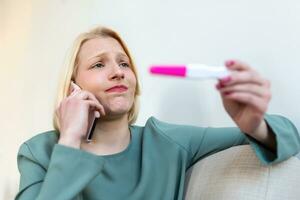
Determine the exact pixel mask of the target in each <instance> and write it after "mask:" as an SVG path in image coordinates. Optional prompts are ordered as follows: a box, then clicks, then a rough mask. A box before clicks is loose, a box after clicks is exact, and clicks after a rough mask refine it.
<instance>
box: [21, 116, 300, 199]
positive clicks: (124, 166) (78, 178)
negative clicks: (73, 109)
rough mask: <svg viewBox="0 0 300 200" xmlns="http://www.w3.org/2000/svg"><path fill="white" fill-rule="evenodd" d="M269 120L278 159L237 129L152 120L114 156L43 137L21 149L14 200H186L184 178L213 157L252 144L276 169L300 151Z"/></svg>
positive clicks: (287, 125) (284, 124)
mask: <svg viewBox="0 0 300 200" xmlns="http://www.w3.org/2000/svg"><path fill="white" fill-rule="evenodd" d="M265 120H266V122H267V124H268V126H269V128H270V130H271V131H272V132H273V133H274V134H275V136H276V142H277V150H276V152H274V153H272V152H271V151H269V150H268V149H267V148H265V147H264V146H263V145H261V144H260V143H259V142H257V141H255V140H254V139H253V138H251V137H249V136H246V135H245V134H243V133H241V132H240V130H239V129H238V128H210V127H195V126H187V125H175V124H169V123H165V122H161V121H159V120H157V119H155V118H154V117H151V118H149V119H148V120H147V122H146V124H145V126H135V125H132V126H129V128H130V132H131V140H130V143H129V145H128V146H127V148H126V149H125V150H124V151H122V152H120V153H116V154H112V155H104V156H98V155H95V154H92V153H89V152H86V151H83V150H80V149H75V148H71V147H67V146H64V145H60V144H57V141H58V134H57V132H56V131H48V132H44V133H41V134H38V135H37V136H34V137H33V138H31V139H29V140H28V141H26V142H24V143H23V144H22V145H21V147H20V149H19V153H18V158H17V159H18V168H19V171H20V175H21V176H20V186H19V192H18V194H17V195H16V199H17V200H33V199H36V200H54V199H55V200H71V199H76V200H78V199H86V200H102V199H105V200H115V199H122V200H124V199H129V200H141V199H143V200H148V199H149V200H158V199H163V200H169V199H170V200H171V199H183V192H184V182H185V172H186V171H187V169H188V168H189V167H191V166H192V165H193V164H194V163H196V162H197V161H198V160H201V159H203V158H205V157H207V156H209V155H211V154H213V153H216V152H219V151H222V150H224V149H227V148H229V147H232V146H236V145H243V144H247V143H250V145H251V146H252V147H253V150H254V151H255V153H256V155H257V157H258V158H259V159H260V161H261V162H262V163H263V164H273V163H278V162H281V161H283V160H286V159H288V158H289V157H291V156H292V155H295V154H296V153H297V152H298V151H299V150H300V138H299V134H298V132H297V129H296V128H295V126H294V125H293V124H292V123H291V122H290V121H289V120H288V119H286V118H284V117H281V116H275V115H266V116H265Z"/></svg>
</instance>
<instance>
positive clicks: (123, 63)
mask: <svg viewBox="0 0 300 200" xmlns="http://www.w3.org/2000/svg"><path fill="white" fill-rule="evenodd" d="M120 66H121V67H130V66H129V64H128V63H126V62H121V63H120Z"/></svg>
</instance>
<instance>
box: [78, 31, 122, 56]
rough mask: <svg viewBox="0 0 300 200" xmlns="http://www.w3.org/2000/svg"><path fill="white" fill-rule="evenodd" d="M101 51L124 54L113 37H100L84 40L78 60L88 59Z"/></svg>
mask: <svg viewBox="0 0 300 200" xmlns="http://www.w3.org/2000/svg"><path fill="white" fill-rule="evenodd" d="M101 53H123V54H125V55H126V53H125V51H124V49H123V48H122V46H121V44H120V43H119V42H118V41H117V40H116V39H114V38H111V37H102V38H94V39H90V40H88V41H86V42H85V43H83V45H82V46H81V48H80V51H79V53H78V57H79V60H81V61H83V60H88V59H89V58H91V57H94V56H96V55H98V54H101Z"/></svg>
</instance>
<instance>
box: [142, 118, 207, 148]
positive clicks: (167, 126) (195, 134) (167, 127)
mask: <svg viewBox="0 0 300 200" xmlns="http://www.w3.org/2000/svg"><path fill="white" fill-rule="evenodd" d="M144 128H145V129H151V132H153V133H156V134H159V135H161V136H163V137H164V138H166V139H168V140H170V141H172V142H174V143H177V144H178V145H179V146H181V147H183V148H184V149H189V148H190V144H191V142H192V140H195V139H197V140H199V137H200V138H201V137H203V136H204V133H205V131H206V129H207V128H206V127H198V126H192V125H185V124H175V123H169V122H164V121H161V120H159V119H157V118H155V117H153V116H152V117H150V118H149V119H148V120H147V122H146V124H145V127H144Z"/></svg>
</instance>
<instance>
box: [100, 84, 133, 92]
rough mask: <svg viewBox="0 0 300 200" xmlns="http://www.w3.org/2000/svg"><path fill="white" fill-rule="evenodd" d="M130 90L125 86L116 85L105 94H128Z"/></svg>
mask: <svg viewBox="0 0 300 200" xmlns="http://www.w3.org/2000/svg"><path fill="white" fill-rule="evenodd" d="M127 90H128V88H127V87H126V86H125V85H116V86H113V87H111V88H109V89H107V90H105V92H108V93H111V92H117V93H122V92H126V91H127Z"/></svg>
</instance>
